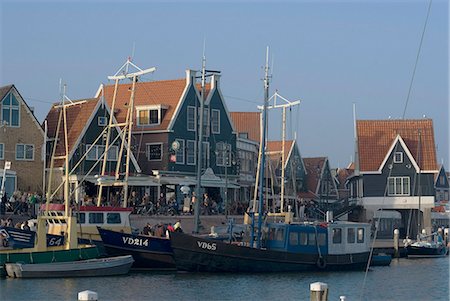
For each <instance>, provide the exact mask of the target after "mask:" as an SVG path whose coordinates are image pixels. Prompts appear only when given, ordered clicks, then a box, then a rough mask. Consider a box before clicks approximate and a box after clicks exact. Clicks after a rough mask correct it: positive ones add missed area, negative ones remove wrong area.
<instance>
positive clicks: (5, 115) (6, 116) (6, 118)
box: [2, 107, 10, 124]
mask: <svg viewBox="0 0 450 301" xmlns="http://www.w3.org/2000/svg"><path fill="white" fill-rule="evenodd" d="M2 119H3V121H5V122H7V123H8V124H9V122H10V116H9V108H5V107H4V108H3V110H2Z"/></svg>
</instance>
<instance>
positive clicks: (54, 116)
mask: <svg viewBox="0 0 450 301" xmlns="http://www.w3.org/2000/svg"><path fill="white" fill-rule="evenodd" d="M60 110H61V103H55V104H53V105H52V107H51V108H50V111H49V112H48V114H47V117H46V118H45V121H44V125H45V123H46V124H47V136H48V141H47V158H48V160H47V162H50V160H49V159H50V157H51V156H52V150H53V144H54V143H55V139H56V134H57V125H58V118H59V113H60ZM66 113H67V119H66V123H67V142H68V147H69V168H70V171H69V172H70V175H69V181H70V186H71V191H72V192H73V194H72V195H73V198H74V199H75V200H77V201H79V200H81V199H83V198H84V196H85V195H87V196H90V197H94V196H96V195H97V188H98V184H99V181H101V180H105V179H102V178H101V170H102V164H103V156H104V154H105V142H106V134H107V133H106V128H107V126H108V123H109V118H110V108H109V106H108V104H107V103H106V102H105V101H104V100H103V98H102V97H98V98H90V99H81V100H74V101H71V104H70V105H67V107H66ZM113 122H114V123H116V121H115V120H114V121H113ZM118 135H119V131H118V130H117V129H116V128H115V127H113V128H112V131H111V137H110V141H111V142H114V143H111V146H110V147H109V150H108V152H107V162H106V172H105V177H109V178H111V179H112V178H113V175H115V172H116V167H117V162H118V157H119V153H120V151H119V150H120V147H121V143H122V139H124V137H123V135H120V136H119V137H118ZM116 138H117V139H116ZM64 139H65V135H64V127H63V126H61V127H60V129H59V135H58V142H57V145H56V150H55V156H56V158H57V157H60V156H62V155H63V154H64V153H65V141H64ZM123 156H124V155H122V158H123ZM122 162H124V158H123V159H122ZM63 167H64V160H63V159H56V160H55V163H54V166H53V177H52V179H53V180H52V183H51V185H52V187H54V188H56V187H58V186H59V185H60V184H61V182H62V181H63V177H64V172H63ZM48 168H50V166H48ZM122 172H123V170H122ZM130 173H131V175H132V177H131V178H130V180H129V182H130V185H131V186H138V187H139V186H142V185H144V184H145V185H150V184H149V183H153V185H156V184H155V183H154V182H152V181H151V179H146V178H145V177H141V176H140V167H139V165H138V163H137V160H136V158H135V157H134V156H133V155H132V156H131V158H130ZM48 174H49V172H47V175H48ZM116 192H117V191H116V190H115V189H111V190H110V191H108V193H107V194H106V198H107V200H108V201H110V202H111V201H112V200H111V197H113V196H114V197H115V194H116ZM111 194H112V195H111ZM57 195H58V196H60V197H61V196H62V191H60V192H58V193H57Z"/></svg>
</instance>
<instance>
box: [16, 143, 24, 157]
mask: <svg viewBox="0 0 450 301" xmlns="http://www.w3.org/2000/svg"><path fill="white" fill-rule="evenodd" d="M16 158H17V159H25V146H24V145H23V144H17V145H16Z"/></svg>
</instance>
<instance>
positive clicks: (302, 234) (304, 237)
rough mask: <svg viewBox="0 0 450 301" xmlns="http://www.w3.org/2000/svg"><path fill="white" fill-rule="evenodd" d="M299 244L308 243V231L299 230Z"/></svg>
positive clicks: (304, 244)
mask: <svg viewBox="0 0 450 301" xmlns="http://www.w3.org/2000/svg"><path fill="white" fill-rule="evenodd" d="M300 244H301V245H302V246H306V245H308V233H305V232H300Z"/></svg>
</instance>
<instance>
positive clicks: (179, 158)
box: [176, 139, 184, 164]
mask: <svg viewBox="0 0 450 301" xmlns="http://www.w3.org/2000/svg"><path fill="white" fill-rule="evenodd" d="M177 141H178V143H180V148H179V149H178V150H177V152H176V156H177V163H181V164H184V140H178V139H177Z"/></svg>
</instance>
